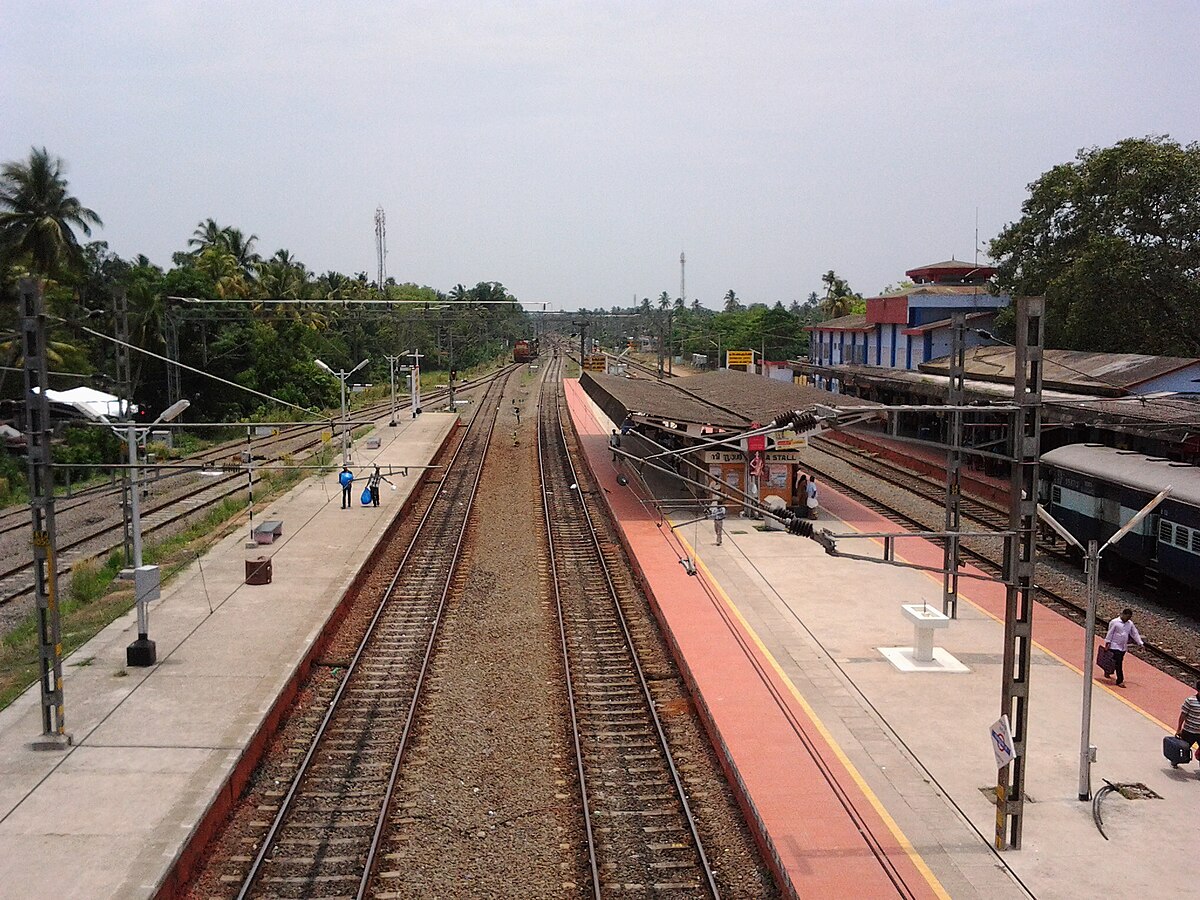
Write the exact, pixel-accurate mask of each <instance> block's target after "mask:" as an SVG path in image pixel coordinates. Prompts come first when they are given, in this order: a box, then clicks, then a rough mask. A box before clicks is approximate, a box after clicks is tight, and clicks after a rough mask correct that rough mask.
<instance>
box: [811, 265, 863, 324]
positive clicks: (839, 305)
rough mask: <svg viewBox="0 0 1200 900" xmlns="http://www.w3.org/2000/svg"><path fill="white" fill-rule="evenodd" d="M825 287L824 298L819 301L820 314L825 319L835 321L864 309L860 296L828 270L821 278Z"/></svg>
mask: <svg viewBox="0 0 1200 900" xmlns="http://www.w3.org/2000/svg"><path fill="white" fill-rule="evenodd" d="M821 283H822V284H824V285H825V297H824V299H822V300H821V312H822V313H823V314H824V316H825V318H826V319H837V318H840V317H841V316H848V315H851V314H853V313H856V312H862V311H863V310H865V309H866V301H865V300H864V299H863V296H862V294H859V293H856V292H855V291H854V290H852V289H851V287H850V285H849V284H848V283H847V282H846V280H845V279H844V278H842V277H840V276H839V275H838V274H837V272H835V271H833V269H830V270H829V271H828V272H826V273H825V274H824V275H822V276H821Z"/></svg>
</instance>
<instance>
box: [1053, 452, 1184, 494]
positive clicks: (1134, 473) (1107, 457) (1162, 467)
mask: <svg viewBox="0 0 1200 900" xmlns="http://www.w3.org/2000/svg"><path fill="white" fill-rule="evenodd" d="M1042 462H1044V463H1046V464H1048V465H1052V466H1056V467H1059V468H1063V469H1070V470H1071V471H1072V472H1078V473H1079V474H1081V475H1090V476H1093V477H1095V478H1102V479H1104V480H1105V481H1111V482H1114V483H1116V484H1122V485H1127V486H1128V487H1131V488H1136V489H1137V490H1141V491H1145V492H1146V493H1148V494H1151V495H1153V494H1157V493H1158V492H1159V491H1161V490H1163V489H1164V488H1167V487H1169V488H1171V497H1172V498H1173V499H1175V500H1178V501H1181V502H1184V503H1190V504H1192V505H1194V506H1200V467H1197V466H1189V465H1185V464H1184V463H1176V462H1169V461H1168V460H1165V459H1155V458H1154V457H1150V456H1143V455H1142V454H1141V453H1132V452H1130V451H1128V450H1114V449H1113V448H1112V447H1101V446H1100V445H1098V444H1067V445H1066V446H1065V447H1059V448H1058V449H1057V450H1051V451H1049V452H1048V453H1043V454H1042Z"/></svg>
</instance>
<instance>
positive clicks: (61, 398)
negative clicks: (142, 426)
mask: <svg viewBox="0 0 1200 900" xmlns="http://www.w3.org/2000/svg"><path fill="white" fill-rule="evenodd" d="M34 390H35V391H36V390H37V388H34ZM46 399H47V400H49V401H50V402H51V403H59V404H62V405H63V406H70V407H72V408H74V409H77V410H79V411H80V412H83V411H84V410H86V411H87V412H88V413H90V414H91V415H93V416H105V417H106V418H109V419H120V418H123V417H124V410H125V401H124V400H122V399H121V398H120V397H117V396H115V395H113V394H106V393H104V391H98V390H96V389H95V388H90V387H77V388H71V389H70V390H69V391H46ZM133 409H134V411H135V412H136V411H137V406H134V407H133Z"/></svg>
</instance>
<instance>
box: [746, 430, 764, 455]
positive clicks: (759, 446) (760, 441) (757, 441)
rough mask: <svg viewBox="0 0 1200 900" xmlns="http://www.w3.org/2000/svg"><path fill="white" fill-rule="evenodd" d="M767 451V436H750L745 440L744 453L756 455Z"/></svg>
mask: <svg viewBox="0 0 1200 900" xmlns="http://www.w3.org/2000/svg"><path fill="white" fill-rule="evenodd" d="M766 449H767V436H766V435H765V434H752V435H750V437H748V438H746V452H747V453H757V452H759V451H761V450H766Z"/></svg>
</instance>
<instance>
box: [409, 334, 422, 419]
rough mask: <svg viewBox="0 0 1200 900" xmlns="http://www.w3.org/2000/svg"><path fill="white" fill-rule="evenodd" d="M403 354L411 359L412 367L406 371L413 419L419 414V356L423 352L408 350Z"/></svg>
mask: <svg viewBox="0 0 1200 900" xmlns="http://www.w3.org/2000/svg"><path fill="white" fill-rule="evenodd" d="M404 355H405V356H407V357H409V358H411V359H412V361H413V362H412V368H410V369H409V371H408V378H409V387H410V390H411V391H412V417H413V418H414V419H415V418H416V417H417V416H419V415H420V414H421V357H422V356H424V354H423V353H422V352H421V351H420V350H409V351H408V352H407V353H405V354H404Z"/></svg>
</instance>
